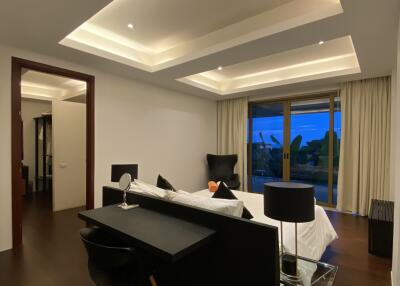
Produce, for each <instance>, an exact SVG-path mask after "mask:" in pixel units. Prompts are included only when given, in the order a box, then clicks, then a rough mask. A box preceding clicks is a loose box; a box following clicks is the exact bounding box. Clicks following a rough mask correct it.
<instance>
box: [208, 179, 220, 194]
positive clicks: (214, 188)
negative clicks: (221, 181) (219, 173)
mask: <svg viewBox="0 0 400 286" xmlns="http://www.w3.org/2000/svg"><path fill="white" fill-rule="evenodd" d="M208 189H209V190H210V192H213V193H215V192H216V191H217V190H218V184H217V183H216V182H214V181H209V182H208Z"/></svg>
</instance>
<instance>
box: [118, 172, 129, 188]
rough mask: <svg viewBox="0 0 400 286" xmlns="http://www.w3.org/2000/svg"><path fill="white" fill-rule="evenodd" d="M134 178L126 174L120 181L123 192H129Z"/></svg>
mask: <svg viewBox="0 0 400 286" xmlns="http://www.w3.org/2000/svg"><path fill="white" fill-rule="evenodd" d="M131 181H132V177H131V175H130V174H128V173H125V174H123V175H122V176H121V178H120V179H119V187H120V188H121V189H122V190H128V189H129V188H130V186H131Z"/></svg>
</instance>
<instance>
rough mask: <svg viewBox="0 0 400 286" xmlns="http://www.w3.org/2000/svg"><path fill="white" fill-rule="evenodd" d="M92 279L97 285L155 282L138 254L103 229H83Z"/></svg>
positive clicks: (144, 285)
mask: <svg viewBox="0 0 400 286" xmlns="http://www.w3.org/2000/svg"><path fill="white" fill-rule="evenodd" d="M80 235H81V239H82V241H83V243H84V245H85V248H86V250H87V253H88V257H89V259H88V267H89V273H90V277H91V278H92V280H93V282H95V284H96V285H97V286H112V285H120V286H128V285H129V286H131V285H140V286H149V285H151V284H152V283H151V281H152V279H154V278H153V277H152V276H150V275H151V273H150V272H149V271H147V270H146V267H145V265H144V262H143V260H142V259H141V257H140V256H139V254H138V253H137V251H136V250H135V249H134V248H132V247H129V246H128V245H127V244H126V243H123V242H121V241H120V240H116V239H114V238H113V237H110V235H109V234H107V233H106V232H104V231H103V230H102V229H100V228H83V229H81V231H80Z"/></svg>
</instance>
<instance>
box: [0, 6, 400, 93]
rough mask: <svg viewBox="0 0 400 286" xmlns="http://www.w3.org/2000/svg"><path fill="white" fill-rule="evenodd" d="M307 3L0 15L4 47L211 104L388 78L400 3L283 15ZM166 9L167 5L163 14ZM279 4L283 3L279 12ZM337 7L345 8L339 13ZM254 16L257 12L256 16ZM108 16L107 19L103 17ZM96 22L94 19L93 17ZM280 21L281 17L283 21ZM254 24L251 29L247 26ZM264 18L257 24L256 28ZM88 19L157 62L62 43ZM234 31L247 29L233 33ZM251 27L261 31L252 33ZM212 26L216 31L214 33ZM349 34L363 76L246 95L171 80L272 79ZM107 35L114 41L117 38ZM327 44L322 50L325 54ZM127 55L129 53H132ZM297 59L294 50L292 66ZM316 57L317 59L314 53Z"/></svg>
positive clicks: (18, 9)
mask: <svg viewBox="0 0 400 286" xmlns="http://www.w3.org/2000/svg"><path fill="white" fill-rule="evenodd" d="M312 1H316V0H296V1H284V2H285V3H283V2H282V1H256V0H251V1H228V0H214V1H211V0H205V1H187V0H172V1H164V0H148V1H139V0H137V1H136V0H131V1H128V0H115V1H113V2H112V3H111V4H110V5H109V6H107V4H109V3H110V1H109V0H86V1H78V0H69V1H62V0H42V2H41V5H37V3H35V1H28V0H5V1H2V7H1V9H0V43H2V44H6V45H13V46H17V47H20V48H24V49H30V50H33V51H36V52H40V53H45V54H48V55H50V56H55V57H61V58H64V59H67V60H70V61H75V62H77V63H80V64H85V65H87V66H90V67H93V68H97V69H101V70H106V71H108V72H111V73H114V74H117V75H120V76H124V77H129V78H133V79H139V80H144V81H147V82H149V83H151V84H155V85H159V86H163V87H167V88H171V89H175V90H178V91H181V92H184V93H187V94H193V95H198V96H205V97H208V98H213V99H223V98H230V97H235V96H243V95H249V96H253V97H258V96H263V97H268V96H274V95H277V94H284V93H292V92H302V91H307V90H315V89H324V88H327V87H332V86H337V84H338V83H339V82H342V81H345V80H354V79H360V78H367V77H375V76H383V75H388V74H390V73H391V71H392V69H393V67H394V65H395V59H396V36H397V27H398V19H399V18H398V17H399V6H400V3H399V2H400V1H398V0H385V1H377V0H342V1H340V3H339V2H338V1H337V0H332V1H330V0H319V1H318V4H315V3H317V2H315V3H314V4H315V5H312V6H305V5H302V6H299V9H289V10H283V9H287V7H288V6H287V5H295V4H296V3H303V4H304V3H309V4H310V3H312ZM328 1H330V2H328ZM119 2H121V4H119ZM127 2H129V3H127ZM263 2H267V4H265V3H263ZM286 2H288V3H286ZM131 3H132V5H136V6H133V9H123V11H120V12H119V13H118V15H117V17H115V16H110V15H113V13H116V12H115V11H111V10H110V12H107V13H106V12H104V13H105V15H104V18H98V19H99V20H98V22H97V20H96V17H97V16H101V17H103V15H101V14H103V12H100V13H99V11H102V9H103V8H104V7H106V6H107V7H106V9H107V8H108V7H113V6H118V5H130V4H131ZM135 3H136V4H135ZM165 3H169V4H168V6H167V7H166V6H165V5H167V4H165ZM189 3H190V4H189ZM227 3H228V4H227ZM281 3H283V4H282V5H280V6H275V5H277V4H281ZM293 3H295V4H293ZM338 3H339V4H341V7H340V9H339V8H338ZM117 4H118V5H117ZM193 5H196V6H193ZM269 5H273V6H269ZM324 5H326V6H324ZM254 7H257V9H256V8H254ZM285 7H286V8H285ZM293 7H294V6H293ZM302 7H303V9H301V8H302ZM207 8H208V9H207ZM271 8H273V9H272V10H271ZM277 9H278V10H277ZM279 9H281V10H279ZM258 10H259V11H260V13H261V14H256V11H258ZM103 11H107V10H103ZM271 11H272V12H271ZM276 11H278V12H279V11H281V13H276ZM282 11H284V12H285V13H282ZM342 11H343V13H342ZM289 12H290V13H289ZM108 13H110V15H106V14H108ZM207 13H209V15H210V18H208V17H207V15H208V14H207ZM268 13H269V14H268ZM94 15H96V16H95V17H94V18H92V17H93V16H94ZM130 15H132V16H130ZM260 15H263V16H265V15H268V16H269V17H260ZM282 15H284V16H286V17H285V18H282ZM218 16H220V17H218ZM107 17H111V19H112V20H113V21H109V22H110V25H108V24H104V23H106V22H107V19H108V18H107ZM274 17H275V18H274ZM128 19H129V22H132V23H133V24H134V29H132V30H130V29H128V28H127V26H126V25H127V24H128V23H127V22H128ZM202 19H205V20H202ZM252 19H253V21H255V20H254V19H256V20H257V21H255V22H253V23H252V22H251V21H250V20H252ZM260 19H262V20H263V21H258V20H260ZM87 20H89V22H88V23H89V24H85V25H89V30H90V25H92V28H93V26H95V27H96V29H100V30H103V31H102V32H104V30H105V29H107V33H103V36H104V35H105V40H108V39H107V38H110V37H108V36H110V34H108V33H111V34H112V36H113V37H114V36H115V35H116V34H117V35H116V36H117V37H116V38H117V39H118V40H121V39H122V40H123V41H122V43H125V42H124V41H125V40H128V42H129V44H131V42H134V43H135V44H136V46H134V47H142V48H144V50H155V53H156V57H154V55H153V56H151V53H150V64H145V63H144V62H145V61H142V62H141V61H137V60H132V59H127V58H126V57H125V58H124V57H120V56H118V55H115V54H114V55H113V54H112V53H110V51H105V50H103V51H100V52H99V51H95V52H93V47H89V48H87V47H86V48H87V49H86V51H85V49H83V51H82V49H81V50H79V49H78V48H79V47H78V46H74V49H71V48H69V47H66V46H62V45H59V44H58V43H59V42H60V41H61V40H63V39H64V38H65V37H66V36H68V35H72V34H73V31H74V30H76V29H77V28H78V27H84V26H85V25H83V26H82V24H83V23H85V22H86V21H87ZM240 20H241V22H239V24H238V21H240ZM119 21H120V22H119ZM274 21H275V22H274ZM111 22H112V23H111ZM243 23H244V24H243ZM255 23H257V25H261V26H257V25H256V24H255ZM235 25H236V26H235ZM252 25H253V26H252ZM262 25H264V28H263V26H262ZM49 27H51V28H49ZM221 27H222V28H221ZM232 27H236V28H237V27H244V29H243V30H240V31H239V30H238V29H232ZM251 27H253V28H254V27H258V29H253V30H251V29H250V30H249V28H251ZM218 28H219V30H215V29H218ZM221 31H223V32H222V33H221ZM252 31H253V32H254V31H257V33H252ZM260 31H261V32H260ZM71 33H72V34H71ZM348 36H349V37H351V40H352V42H353V45H354V51H355V54H356V59H357V60H358V61H357V62H358V64H359V68H360V72H357V71H356V64H355V65H354V66H355V70H354V72H353V73H345V74H341V73H332V74H330V75H329V76H327V77H325V76H315V74H314V75H313V77H308V78H307V77H303V78H302V76H301V75H298V76H296V78H297V79H299V78H302V79H301V80H296V81H288V82H287V81H286V82H285V81H281V83H280V84H273V85H267V86H262V85H258V86H257V88H256V89H253V90H251V89H244V90H239V91H238V92H234V93H229V94H225V95H221V94H220V93H221V92H219V93H218V91H217V92H216V91H215V90H214V91H212V90H211V91H210V90H207V89H203V88H199V86H193V85H190V84H187V83H185V82H181V81H178V80H177V79H181V78H185V77H190V76H193V75H198V74H202V73H203V75H204V72H208V73H211V74H213V72H214V73H215V69H216V67H218V66H223V67H224V69H223V73H221V76H224V77H227V78H229V79H232V78H237V77H246V75H247V74H249V73H254V72H261V73H262V72H266V73H268V71H269V70H271V69H274V68H275V69H279V68H282V67H285V66H288V65H289V66H290V65H291V63H295V62H297V63H298V62H299V59H301V56H300V52H301V51H304V50H308V49H309V48H310V49H311V48H312V47H314V46H315V44H316V43H318V42H319V41H320V40H324V41H325V42H326V43H325V44H324V45H326V47H327V46H328V45H327V44H329V43H330V41H332V40H333V41H335V40H338V39H341V38H343V37H348ZM113 37H111V38H112V39H114V38H113ZM213 37H214V38H213ZM171 39H172V40H171ZM204 39H205V40H204ZM104 42H107V41H104ZM117 42H119V44H120V43H121V41H117ZM324 45H323V46H324ZM323 46H321V47H320V48H322V49H324V48H323ZM127 48H129V49H132V47H131V46H129V47H127ZM315 48H318V47H315ZM129 49H128V50H129ZM322 49H320V50H322ZM171 50H173V51H174V54H172V53H171V54H170V55H174V57H173V58H172V59H162V61H164V62H161V63H157V59H160V58H159V55H158V54H162V55H165V54H166V52H168V53H170V52H171ZM339 50H340V49H338V50H337V51H338V54H340V51H339ZM293 51H297V52H299V54H297V59H296V53H293ZM314 51H315V50H314ZM88 52H89V53H88ZM141 52H142V51H141ZM132 54H134V53H132ZM317 54H318V53H317ZM322 54H323V53H322V52H321V54H320V55H322ZM110 55H111V57H109V56H110ZM142 55H144V57H146V56H148V53H147V52H146V53H143V52H142ZM308 55H312V53H311V54H308ZM113 57H114V58H113ZM151 57H154V58H153V59H152V58H151ZM154 59H156V60H154ZM147 63H149V62H147ZM254 63H257V65H255V64H254ZM258 63H260V64H258ZM353 63H354V61H353ZM315 72H316V73H318V71H314V73H315ZM206 74H207V73H206Z"/></svg>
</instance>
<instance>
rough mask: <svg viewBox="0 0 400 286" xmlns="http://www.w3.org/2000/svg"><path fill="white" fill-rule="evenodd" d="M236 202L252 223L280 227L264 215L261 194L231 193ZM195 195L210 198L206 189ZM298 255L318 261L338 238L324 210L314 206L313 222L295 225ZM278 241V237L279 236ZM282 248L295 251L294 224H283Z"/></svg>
mask: <svg viewBox="0 0 400 286" xmlns="http://www.w3.org/2000/svg"><path fill="white" fill-rule="evenodd" d="M232 192H234V194H235V196H236V197H237V198H238V200H241V201H243V202H244V206H245V207H246V208H247V209H248V210H249V211H250V212H251V214H252V215H253V217H254V218H253V219H252V220H254V221H257V222H260V223H265V224H269V225H273V226H276V227H278V228H279V227H280V222H279V221H276V220H273V219H270V218H268V217H266V216H265V215H264V198H263V195H261V194H254V193H246V192H240V191H232ZM195 194H197V195H202V196H208V197H211V196H212V195H213V193H211V192H210V191H209V190H208V189H206V190H201V191H198V192H196V193H195ZM297 236H298V244H297V245H298V254H299V255H300V256H303V257H308V258H311V259H314V260H320V259H321V256H322V254H323V253H324V252H325V249H326V247H327V246H328V245H329V244H330V243H331V242H332V241H333V240H335V239H337V238H338V236H337V234H336V231H335V229H334V228H333V226H332V224H331V222H330V221H329V218H328V216H327V215H326V213H325V211H324V209H323V208H322V207H320V206H317V205H316V206H315V220H314V221H312V222H307V223H299V224H297ZM279 239H280V235H279ZM283 246H284V249H285V250H286V251H288V252H290V253H294V251H295V240H294V223H286V222H284V223H283Z"/></svg>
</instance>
